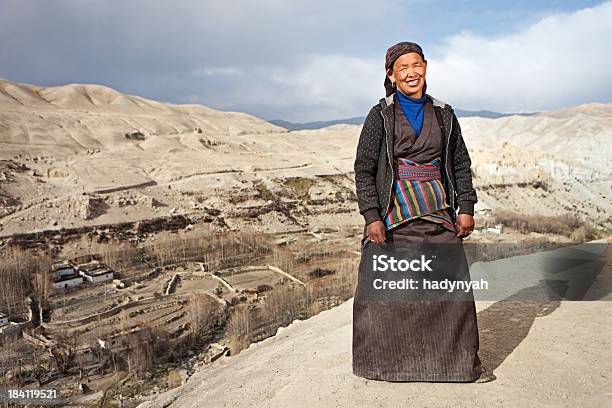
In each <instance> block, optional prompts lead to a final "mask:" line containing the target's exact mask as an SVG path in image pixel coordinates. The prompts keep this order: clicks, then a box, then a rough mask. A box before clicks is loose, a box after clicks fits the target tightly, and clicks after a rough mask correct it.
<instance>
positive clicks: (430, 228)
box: [353, 42, 495, 382]
mask: <svg viewBox="0 0 612 408" xmlns="http://www.w3.org/2000/svg"><path fill="white" fill-rule="evenodd" d="M385 69H386V77H385V84H384V85H385V89H386V97H385V98H383V99H381V100H380V102H379V103H378V104H377V105H375V106H374V107H373V108H372V109H371V110H370V112H369V114H368V115H367V117H366V120H365V123H364V125H363V129H362V131H361V135H360V137H359V144H358V147H357V154H356V159H355V184H356V190H357V199H358V205H359V212H360V213H361V214H362V215H363V217H364V219H365V224H366V225H365V229H364V236H363V239H362V254H363V248H365V247H366V245H372V244H371V243H373V244H383V243H385V242H394V243H402V244H407V245H410V244H419V243H427V244H432V245H440V247H442V246H443V245H442V244H449V245H455V246H457V245H458V246H461V245H462V240H463V238H465V237H467V236H468V235H469V234H470V233H471V232H472V231H473V230H474V218H473V214H474V204H475V203H476V202H477V196H476V191H475V190H474V188H473V186H472V175H471V170H470V166H471V160H470V157H469V154H468V151H467V148H466V146H465V143H464V141H463V138H462V136H461V129H460V127H459V122H458V121H457V117H456V116H455V114H454V112H453V109H452V107H451V106H449V105H448V104H446V103H444V102H441V101H439V100H437V99H435V98H433V97H431V96H430V95H428V94H426V89H427V84H426V81H425V75H426V70H427V61H426V60H425V56H424V54H423V51H422V49H421V47H420V46H419V45H417V44H415V43H412V42H400V43H398V44H396V45H394V46H392V47H391V48H389V49H388V50H387V54H386V61H385ZM460 250H461V253H462V254H463V256H464V255H465V254H464V252H463V247H462V246H461V247H460ZM365 265H366V263H365V261H364V259H363V256H362V263H361V265H360V271H359V280H358V285H357V290H356V292H355V298H354V303H353V372H354V374H355V375H358V376H360V377H365V378H370V379H377V380H387V381H436V382H438V381H444V382H471V381H476V382H486V381H491V380H492V379H494V378H495V377H494V376H493V374H492V373H488V372H487V371H486V369H485V368H484V367H483V366H482V364H481V362H480V359H479V357H478V347H479V339H478V327H477V321H476V308H475V304H474V300H473V295H472V292H471V291H470V292H469V298H468V301H453V300H450V301H442V300H426V301H418V302H411V301H403V302H388V301H384V300H373V299H371V298H368V296H367V295H366V292H367V289H366V288H365V286H366V285H367V284H368V283H369V280H368V279H367V278H368V276H366V275H367V274H368V273H369V272H367V268H366V267H365ZM457 268H459V269H461V270H460V271H458V272H457V274H458V275H459V274H463V276H468V277H469V271H468V270H467V263H462V264H461V265H460V266H458V267H457ZM366 282H367V283H366Z"/></svg>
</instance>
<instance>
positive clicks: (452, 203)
mask: <svg viewBox="0 0 612 408" xmlns="http://www.w3.org/2000/svg"><path fill="white" fill-rule="evenodd" d="M452 133H453V118H452V117H451V122H450V132H448V138H447V140H446V162H445V163H444V171H445V172H446V177H447V178H448V182H449V183H450V185H451V187H452V188H453V191H452V193H453V194H452V197H449V198H450V199H451V205H452V207H453V210H454V209H455V186H454V185H453V180H452V179H451V178H450V174H449V173H448V151H449V150H450V137H451V134H452Z"/></svg>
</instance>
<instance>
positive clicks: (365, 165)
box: [354, 107, 384, 224]
mask: <svg viewBox="0 0 612 408" xmlns="http://www.w3.org/2000/svg"><path fill="white" fill-rule="evenodd" d="M383 134H384V124H383V119H382V116H381V114H380V112H379V111H378V110H377V109H376V107H373V108H372V109H370V112H369V113H368V116H367V117H366V119H365V122H364V123H363V128H362V129H361V134H360V135H359V143H358V145H357V154H356V157H355V167H354V168H355V186H356V190H357V191H356V193H357V204H358V206H359V213H360V214H361V215H363V217H364V219H365V222H366V224H369V223H371V222H373V221H376V220H381V217H380V208H379V204H378V193H377V191H376V172H377V167H378V157H379V153H380V146H381V140H382V135H383Z"/></svg>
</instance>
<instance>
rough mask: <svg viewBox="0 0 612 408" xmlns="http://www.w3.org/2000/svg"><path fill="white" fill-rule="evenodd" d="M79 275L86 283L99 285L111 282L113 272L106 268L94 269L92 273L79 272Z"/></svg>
mask: <svg viewBox="0 0 612 408" xmlns="http://www.w3.org/2000/svg"><path fill="white" fill-rule="evenodd" d="M79 274H81V276H82V277H83V278H84V279H85V280H86V281H88V282H91V283H100V282H106V281H112V280H113V271H111V270H110V269H106V268H100V269H95V270H93V271H87V272H84V271H79Z"/></svg>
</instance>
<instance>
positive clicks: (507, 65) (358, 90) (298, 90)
mask: <svg viewBox="0 0 612 408" xmlns="http://www.w3.org/2000/svg"><path fill="white" fill-rule="evenodd" d="M610 21H612V2H608V3H604V4H602V5H599V6H597V7H594V8H587V9H583V10H579V11H576V12H573V13H558V14H554V15H549V16H547V17H544V18H542V19H541V20H540V21H538V22H536V23H534V24H532V25H530V26H526V27H523V28H522V29H520V30H519V31H517V32H514V33H509V34H506V35H501V36H497V37H494V38H490V37H483V36H479V35H476V34H473V33H470V32H461V33H459V34H456V35H454V36H451V37H448V38H447V39H446V40H445V41H443V43H442V45H441V46H440V47H438V48H436V49H429V50H427V49H425V50H424V51H425V55H426V56H427V59H428V71H427V78H428V81H427V82H428V93H430V94H431V95H433V96H434V97H436V98H438V99H441V100H444V101H446V102H448V103H450V104H451V105H453V106H454V107H457V108H460V109H471V110H476V109H487V110H493V111H499V112H531V111H540V110H548V109H555V108H558V107H564V106H573V105H579V104H581V103H588V102H594V101H600V102H609V101H610V95H612V75H609V73H608V71H609V67H610V66H612V53H611V52H610V47H609V46H608V40H607V39H608V38H612V24H609V22H610ZM385 51H386V49H382V50H381V56H380V57H379V58H376V59H373V58H371V59H368V58H359V57H354V56H349V55H329V54H326V55H322V54H310V55H308V56H306V57H304V58H302V59H301V60H300V62H298V63H292V64H291V65H289V66H280V67H279V66H272V67H264V66H259V67H257V68H256V69H253V70H252V71H251V72H249V74H250V75H249V76H248V77H249V83H248V92H241V93H240V96H241V98H242V102H244V103H246V104H248V103H249V102H250V103H251V106H253V104H256V103H258V101H259V102H261V101H265V103H266V104H267V105H268V109H269V110H270V111H277V112H278V113H279V116H281V117H283V118H284V119H288V120H294V121H310V120H329V119H337V118H345V117H352V116H360V115H366V114H367V113H368V111H369V108H370V107H371V106H372V105H373V104H375V103H377V102H378V100H379V99H380V98H381V97H383V96H384V87H383V80H384V52H385ZM432 55H434V57H431V56H432ZM245 89H246V88H245ZM230 101H231V96H230V100H228V101H227V102H229V103H231V102H230ZM275 107H276V108H275ZM285 107H289V109H285Z"/></svg>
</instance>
